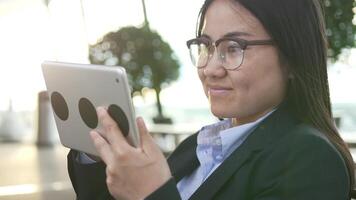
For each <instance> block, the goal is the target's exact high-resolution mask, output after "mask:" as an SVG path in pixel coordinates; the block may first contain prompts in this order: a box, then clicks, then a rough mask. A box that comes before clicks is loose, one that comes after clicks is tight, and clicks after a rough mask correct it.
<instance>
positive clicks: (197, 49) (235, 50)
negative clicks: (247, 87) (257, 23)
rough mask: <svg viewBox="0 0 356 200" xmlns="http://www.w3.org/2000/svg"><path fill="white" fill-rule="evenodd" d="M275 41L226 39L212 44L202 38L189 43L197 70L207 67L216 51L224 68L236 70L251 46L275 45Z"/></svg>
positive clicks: (191, 56)
mask: <svg viewBox="0 0 356 200" xmlns="http://www.w3.org/2000/svg"><path fill="white" fill-rule="evenodd" d="M273 44H274V43H273V40H250V41H247V40H244V39H240V38H231V37H224V38H220V39H218V40H216V41H215V42H212V41H211V40H209V39H208V38H204V37H200V38H194V39H191V40H188V41H187V46H188V49H189V53H190V58H191V60H192V63H193V65H194V66H196V67H197V68H202V67H205V66H206V65H207V64H208V62H209V60H210V58H211V57H212V56H213V54H214V51H215V49H216V50H217V55H218V58H219V60H220V62H221V64H222V66H223V67H224V68H225V69H227V70H235V69H237V68H238V67H240V66H241V64H242V62H243V60H244V51H245V50H246V48H247V46H251V45H273Z"/></svg>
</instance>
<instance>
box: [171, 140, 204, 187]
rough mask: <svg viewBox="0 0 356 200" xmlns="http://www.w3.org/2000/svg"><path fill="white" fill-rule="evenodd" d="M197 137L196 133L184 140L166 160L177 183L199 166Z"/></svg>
mask: <svg viewBox="0 0 356 200" xmlns="http://www.w3.org/2000/svg"><path fill="white" fill-rule="evenodd" d="M197 135H198V133H195V134H193V135H192V136H190V137H189V138H187V139H186V140H184V141H183V142H182V143H181V144H180V145H179V146H178V147H177V148H176V149H175V150H174V152H173V153H172V154H171V155H170V156H169V157H168V159H167V161H168V165H169V167H170V169H171V173H172V175H173V177H174V178H175V180H176V182H177V183H178V182H179V181H180V180H181V179H182V178H183V177H184V176H186V175H189V174H191V173H192V172H193V171H194V170H195V169H196V168H197V167H198V166H199V165H200V163H199V160H198V158H197V155H196V148H197Z"/></svg>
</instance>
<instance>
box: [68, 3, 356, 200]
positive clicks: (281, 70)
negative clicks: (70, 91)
mask: <svg viewBox="0 0 356 200" xmlns="http://www.w3.org/2000/svg"><path fill="white" fill-rule="evenodd" d="M187 45H188V47H189V50H190V53H191V58H192V61H193V64H194V65H195V66H196V67H197V71H198V74H199V77H200V80H201V82H202V85H203V88H204V91H205V93H206V95H207V97H208V98H209V101H210V108H211V111H212V113H213V114H214V115H215V116H216V117H219V118H226V120H223V121H221V122H218V123H216V124H213V125H209V126H206V127H203V128H202V129H201V130H200V131H199V132H197V133H196V134H194V135H192V136H190V137H189V138H187V139H186V140H185V141H183V142H182V144H180V145H179V146H178V147H177V149H176V150H175V151H174V152H173V153H172V155H171V156H170V157H169V158H168V160H167V161H166V160H165V158H164V156H163V155H162V153H161V152H160V150H159V148H158V147H157V146H156V145H155V143H154V141H153V139H152V138H151V137H150V135H149V133H148V130H147V129H146V128H145V125H144V122H143V120H142V119H141V118H138V120H137V123H138V127H139V130H140V131H139V132H140V136H141V147H140V148H133V147H131V146H130V145H129V144H128V143H127V142H126V140H125V138H124V137H123V136H122V135H121V134H120V129H119V128H118V127H117V126H116V124H115V123H114V121H113V120H112V119H111V118H110V117H109V115H108V114H107V112H106V110H105V109H104V108H98V116H99V119H100V122H101V123H102V124H103V126H104V129H105V130H104V131H103V132H102V133H101V134H98V133H97V132H96V131H92V132H91V136H92V139H93V142H94V144H95V146H96V148H97V150H98V152H99V153H100V155H101V159H102V160H103V162H97V163H92V164H83V163H80V162H78V161H77V160H76V159H77V158H78V155H79V157H81V154H78V152H75V151H71V152H70V154H69V155H68V161H69V162H68V167H69V173H70V177H71V180H72V183H73V186H74V188H75V191H76V193H77V195H78V198H79V199H108V198H113V197H114V198H117V199H144V198H145V199H254V200H259V199H261V200H262V199H263V200H267V199H288V200H291V199H303V200H305V199H313V200H319V199H320V200H326V199H330V200H331V199H333V200H342V199H350V191H351V189H352V188H353V185H354V180H353V177H354V172H353V161H352V158H351V155H350V153H349V151H348V148H347V146H346V145H345V143H344V142H343V141H342V139H341V138H340V136H339V134H338V132H337V130H336V128H335V126H334V122H333V120H332V113H331V105H330V99H329V89H328V82H327V71H326V38H325V34H324V22H323V17H322V12H321V6H320V3H319V2H318V1H317V0H207V1H205V3H204V5H203V7H202V9H201V12H200V18H199V21H198V29H197V38H195V39H192V40H189V41H188V42H187ZM107 141H109V143H108V142H107ZM109 193H110V194H111V195H112V196H113V197H111V195H110V194H109Z"/></svg>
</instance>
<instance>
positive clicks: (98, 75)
mask: <svg viewBox="0 0 356 200" xmlns="http://www.w3.org/2000/svg"><path fill="white" fill-rule="evenodd" d="M42 72H43V76H44V79H45V82H46V86H47V92H48V95H49V97H50V101H51V105H52V108H53V112H54V118H55V121H56V125H57V129H58V133H59V137H60V141H61V143H62V144H63V145H64V146H66V147H69V148H72V149H76V150H79V151H82V152H86V153H89V154H92V155H97V156H98V155H99V154H98V152H97V151H96V149H95V147H94V144H93V142H92V141H91V139H90V135H89V132H90V131H91V130H92V129H99V130H100V127H99V126H100V125H99V124H100V123H99V121H98V117H97V114H96V108H97V107H99V106H104V107H107V108H108V112H109V114H110V116H111V117H112V118H113V119H114V120H115V121H116V122H117V124H118V126H119V127H120V129H121V131H122V133H123V134H124V136H125V137H126V139H127V141H128V142H129V143H130V144H131V145H133V146H138V145H139V135H138V129H137V126H136V121H135V113H134V108H133V105H132V100H131V94H130V88H129V85H128V81H127V76H126V72H125V69H124V68H122V67H117V66H115V67H114V66H102V65H89V64H74V63H62V62H50V61H45V62H43V63H42Z"/></svg>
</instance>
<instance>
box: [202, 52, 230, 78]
mask: <svg viewBox="0 0 356 200" xmlns="http://www.w3.org/2000/svg"><path fill="white" fill-rule="evenodd" d="M202 70H203V73H204V76H206V77H211V78H219V77H224V76H225V75H226V73H227V72H226V69H225V68H224V66H223V65H222V62H221V61H220V59H219V55H218V53H217V51H216V50H215V51H213V54H212V55H211V57H210V59H209V60H208V63H207V64H206V66H205V67H203V68H202Z"/></svg>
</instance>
